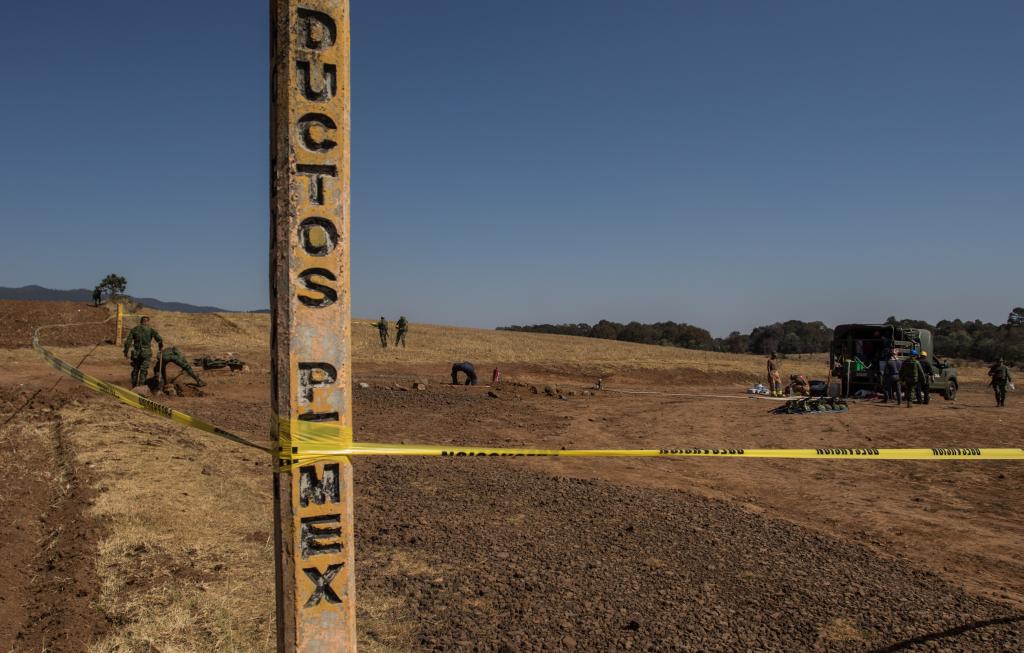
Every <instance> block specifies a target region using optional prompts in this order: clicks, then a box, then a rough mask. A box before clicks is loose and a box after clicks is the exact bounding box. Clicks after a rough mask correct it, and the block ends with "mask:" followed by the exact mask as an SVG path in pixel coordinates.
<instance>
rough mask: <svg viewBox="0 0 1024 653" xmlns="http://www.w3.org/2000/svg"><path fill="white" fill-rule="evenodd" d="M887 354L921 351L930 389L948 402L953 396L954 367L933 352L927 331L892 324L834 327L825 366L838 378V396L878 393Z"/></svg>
mask: <svg viewBox="0 0 1024 653" xmlns="http://www.w3.org/2000/svg"><path fill="white" fill-rule="evenodd" d="M890 353H895V354H896V359H897V360H900V361H906V360H908V359H910V358H912V357H915V356H917V355H918V354H923V355H924V356H925V360H927V361H928V363H929V365H930V366H931V371H932V373H931V375H930V377H929V387H930V389H931V392H933V393H938V394H941V395H942V396H943V397H944V398H945V399H947V400H949V401H952V400H954V399H956V392H957V389H958V388H959V382H958V381H957V376H956V368H955V367H953V366H952V365H949V364H948V363H946V362H944V361H941V360H940V359H939V358H938V357H937V356H936V355H935V352H934V350H933V349H932V334H931V331H928V330H927V329H914V328H905V327H899V326H895V325H892V324H841V325H839V326H837V327H836V328H835V331H834V332H833V334H832V348H831V351H830V352H829V367H830V369H831V370H832V377H833V378H835V379H838V380H839V385H840V395H841V396H843V397H849V396H851V395H855V394H856V393H857V392H858V391H860V390H867V391H869V392H881V391H882V373H881V369H882V364H883V362H884V361H885V360H887V359H888V357H889V354H890Z"/></svg>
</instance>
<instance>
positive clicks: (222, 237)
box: [0, 0, 1024, 335]
mask: <svg viewBox="0 0 1024 653" xmlns="http://www.w3.org/2000/svg"><path fill="white" fill-rule="evenodd" d="M0 24H3V25H4V26H5V27H7V29H6V30H5V38H4V39H3V40H2V41H0V61H2V62H3V63H2V64H0V66H2V70H3V74H2V77H0V79H2V80H3V83H4V89H3V92H2V93H0V138H2V141H0V142H2V143H3V147H2V148H0V220H2V224H3V238H2V240H0V285H7V286H18V285H25V284H29V283H39V284H42V285H46V286H50V287H57V288H70V287H83V286H85V287H91V285H92V284H94V283H95V282H96V281H97V280H98V279H99V278H101V277H102V276H104V275H105V274H107V273H108V272H117V273H120V274H123V275H125V276H126V277H127V278H128V281H129V291H130V292H131V293H133V294H137V295H140V296H153V297H159V298H161V299H165V300H178V301H187V302H191V303H196V304H214V305H219V306H223V307H226V308H233V309H243V308H256V307H263V306H266V303H267V269H266V268H267V243H268V224H267V223H268V218H267V212H268V209H267V179H268V173H267V150H268V146H267V95H268V90H267V79H268V75H267V51H266V49H267V9H266V3H252V2H247V1H243V0H223V1H220V2H199V1H198V0H180V1H179V2H174V3H138V2H132V3H129V2H120V1H112V0H111V1H107V2H99V3H77V2H76V3H63V2H43V1H40V2H35V3H3V5H2V6H0ZM1021 62H1024V3H1020V2H994V1H989V2H984V3H964V2H957V3H953V2H899V3H891V2H884V3H883V2H846V3H837V2H810V1H809V2H771V3H765V2H721V1H716V2H679V1H671V2H669V1H664V2H662V1H653V0H651V1H638V2H632V3H623V2H602V1H599V0H598V1H593V0H591V1H588V2H574V1H573V2H570V1H569V0H563V1H560V2H532V1H522V2H517V3H493V2H479V1H468V0H467V1H460V2H434V3H425V2H411V1H410V2H387V1H383V0H375V1H373V2H369V1H366V0H354V2H353V6H352V84H353V114H352V123H353V142H352V166H353V168H352V216H353V222H352V242H353V249H352V263H353V275H352V281H353V288H352V289H353V309H354V312H355V314H356V315H361V316H376V315H380V314H382V313H383V314H385V315H388V316H390V317H392V318H394V317H397V316H398V315H399V314H400V313H402V314H405V315H407V316H409V317H410V319H412V320H414V321H427V322H439V323H450V324H461V325H470V326H485V327H487V326H495V325H501V324H509V323H533V322H564V321H574V322H575V321H590V322H592V321H596V320H598V319H600V318H609V319H614V320H619V321H628V320H632V319H637V320H641V321H655V320H669V319H671V320H676V321H686V322H690V323H693V324H697V325H700V326H704V327H705V328H708V329H710V330H711V331H712V333H714V334H716V335H724V334H726V333H728V331H730V330H733V329H738V330H748V329H749V328H751V327H752V326H755V325H758V324H765V323H769V322H773V321H776V320H784V319H790V318H796V319H808V320H811V319H821V320H824V321H826V322H828V323H830V324H835V323H838V322H843V321H867V320H879V319H884V318H885V317H886V316H888V315H891V314H897V315H900V316H907V317H915V318H919V319H927V320H936V319H939V318H942V317H962V318H972V319H973V318H981V319H985V320H991V321H1003V320H1005V317H1006V313H1007V312H1008V311H1009V310H1010V309H1011V308H1012V307H1013V306H1017V305H1020V304H1024V292H1022V291H1021V284H1020V279H1021V269H1020V268H1021V266H1020V262H1019V261H1020V259H1019V253H1020V252H1021V250H1022V245H1024V228H1022V224H1021V223H1022V215H1024V211H1022V209H1024V84H1022V83H1021V73H1020V71H1021Z"/></svg>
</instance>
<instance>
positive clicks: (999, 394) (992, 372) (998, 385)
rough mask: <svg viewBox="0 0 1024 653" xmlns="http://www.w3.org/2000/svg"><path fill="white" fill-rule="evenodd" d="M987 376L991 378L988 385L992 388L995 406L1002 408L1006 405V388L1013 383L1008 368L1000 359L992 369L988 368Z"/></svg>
mask: <svg viewBox="0 0 1024 653" xmlns="http://www.w3.org/2000/svg"><path fill="white" fill-rule="evenodd" d="M988 375H989V376H990V377H992V381H991V382H990V383H989V385H991V386H992V390H994V391H995V393H996V406H997V407H999V408H1002V407H1003V406H1005V405H1006V387H1007V386H1008V385H1010V384H1011V383H1013V377H1012V376H1011V375H1010V368H1009V367H1007V366H1006V363H1004V362H1003V359H1002V358H1000V359H999V360H997V361H996V362H995V364H994V365H992V367H990V368H988Z"/></svg>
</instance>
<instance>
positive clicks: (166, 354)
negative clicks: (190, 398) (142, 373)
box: [153, 347, 206, 387]
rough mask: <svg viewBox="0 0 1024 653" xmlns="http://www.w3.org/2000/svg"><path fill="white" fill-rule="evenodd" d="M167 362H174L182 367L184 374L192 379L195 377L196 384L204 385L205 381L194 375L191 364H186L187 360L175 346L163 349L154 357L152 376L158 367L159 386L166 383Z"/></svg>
mask: <svg viewBox="0 0 1024 653" xmlns="http://www.w3.org/2000/svg"><path fill="white" fill-rule="evenodd" d="M168 363H174V364H175V365H177V366H178V367H180V368H181V369H182V371H183V372H185V374H188V375H189V376H191V377H192V378H193V379H195V382H196V385H198V386H200V387H202V386H204V385H206V382H205V381H203V380H202V379H200V378H199V376H198V375H196V373H195V372H193V371H192V366H191V365H189V364H188V361H187V360H186V359H185V357H184V356H182V355H181V352H180V351H178V348H177V347H169V348H167V349H164V350H163V351H162V352H161V353H159V354H157V357H156V367H154V368H153V374H154V376H155V375H156V371H157V369H158V368H159V370H160V386H161V387H163V386H165V385H167V364H168Z"/></svg>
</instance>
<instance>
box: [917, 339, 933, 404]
mask: <svg viewBox="0 0 1024 653" xmlns="http://www.w3.org/2000/svg"><path fill="white" fill-rule="evenodd" d="M917 360H919V361H920V362H921V369H922V370H924V378H923V379H921V382H920V383H918V384H917V400H918V401H919V402H920V403H922V404H925V405H928V403H930V402H931V399H932V375H933V374H934V373H935V370H933V369H932V364H931V363H929V362H928V352H926V351H922V352H921V355H920V356H918V357H917Z"/></svg>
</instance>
